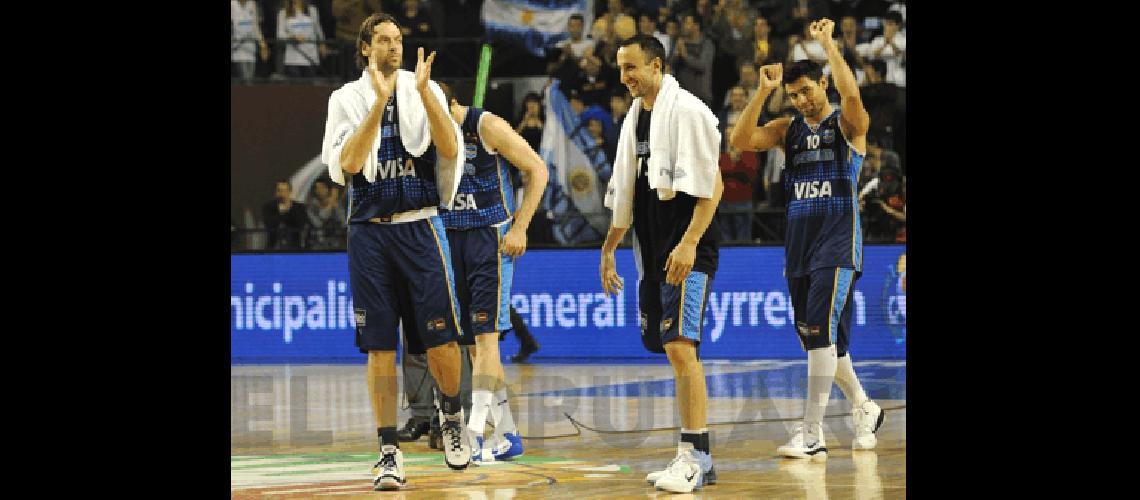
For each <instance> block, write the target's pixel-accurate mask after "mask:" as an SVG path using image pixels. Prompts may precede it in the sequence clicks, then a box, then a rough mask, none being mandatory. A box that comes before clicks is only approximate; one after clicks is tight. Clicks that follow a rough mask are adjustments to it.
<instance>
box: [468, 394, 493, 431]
mask: <svg viewBox="0 0 1140 500" xmlns="http://www.w3.org/2000/svg"><path fill="white" fill-rule="evenodd" d="M489 411H491V391H488V390H486V389H476V390H473V391H471V419H470V420H468V421H467V430H469V431H471V434H472V435H473V436H478V437H483V429H484V428H485V427H486V425H487V413H488V412H489Z"/></svg>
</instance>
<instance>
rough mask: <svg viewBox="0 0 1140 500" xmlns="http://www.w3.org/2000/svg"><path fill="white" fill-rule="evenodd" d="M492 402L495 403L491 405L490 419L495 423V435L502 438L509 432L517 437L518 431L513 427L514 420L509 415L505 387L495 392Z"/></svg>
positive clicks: (508, 403)
mask: <svg viewBox="0 0 1140 500" xmlns="http://www.w3.org/2000/svg"><path fill="white" fill-rule="evenodd" d="M494 401H495V403H494V404H492V405H491V417H492V418H493V419H494V422H495V435H497V436H502V435H503V434H506V433H508V432H509V433H511V434H514V435H516V436H517V435H518V434H519V430H518V428H516V427H515V419H514V417H513V416H512V415H511V405H510V402H509V401H507V387H506V386H505V385H504V386H503V387H501V388H499V390H497V391H495V400H494Z"/></svg>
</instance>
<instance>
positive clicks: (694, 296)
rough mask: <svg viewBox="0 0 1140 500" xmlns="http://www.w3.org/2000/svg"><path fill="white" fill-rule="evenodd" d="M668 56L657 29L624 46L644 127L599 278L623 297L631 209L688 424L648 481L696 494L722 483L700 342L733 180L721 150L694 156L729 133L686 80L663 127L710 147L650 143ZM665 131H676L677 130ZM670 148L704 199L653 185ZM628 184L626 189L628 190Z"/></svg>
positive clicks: (643, 291)
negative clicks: (682, 130) (722, 166)
mask: <svg viewBox="0 0 1140 500" xmlns="http://www.w3.org/2000/svg"><path fill="white" fill-rule="evenodd" d="M664 58H665V49H664V47H662V45H661V42H659V41H657V39H656V38H654V37H652V36H648V35H637V36H634V37H632V38H630V39H628V40H626V41H625V42H622V43H621V44H620V47H619V48H618V52H617V62H618V66H619V68H620V70H621V82H622V83H623V84H625V86H626V88H628V89H629V92H630V95H632V96H633V97H635V99H634V101H633V107H631V108H630V114H629V115H627V116H626V121H629V120H630V119H635V120H636V127H635V130H630V128H629V127H623V128H622V131H621V136H620V137H619V139H618V149H619V152H618V154H617V156H616V161H615V164H614V175H613V177H612V178H611V180H610V184H609V187H608V189H607V194H606V200H605V205H606V206H607V207H610V208H611V209H613V210H614V213H613V219H612V221H611V226H610V229H609V232H608V233H607V234H606V241H605V243H604V244H603V245H602V257H601V264H600V266H599V274H600V275H601V280H602V288H603V289H604V290H605V292H606V293H607V294H609V293H617V292H618V291H619V290H621V288H622V287H623V283H622V279H621V277H620V276H618V274H617V269H616V264H615V261H614V249H615V248H617V245H618V243H619V242H620V241H621V239H622V237H623V236H625V233H626V232H627V231H628V230H629V228H630V223H631V222H630V216H631V215H632V227H633V233H634V239H633V240H634V243H633V248H634V250H633V252H634V258H635V259H637V261H638V274H639V277H640V282H639V296H640V297H641V300H640V302H639V303H640V307H641V311H640V312H641V327H642V329H643V330H644V329H645V328H646V325H647V324H649V323H654V324H657V323H658V322H660V339H661V345H662V346H663V347H664V350H665V353H666V355H667V356H668V358H669V363H670V364H671V365H672V366H673V374H674V377H675V379H676V381H677V396H676V400H677V406H678V408H679V410H680V414H681V427H682V429H681V440H680V443H679V444H678V447H677V455H676V456H675V458H674V459H673V461H672V462H670V463H669V465H668V466H667V467H666V468H665V470H663V471H658V472H653V473H650V474H649V475H648V476H646V480H647V481H649V482H650V483H651V484H654V485H655V486H656V487H658V488H660V489H664V490H668V491H672V492H677V493H688V492H691V491H692V490H693V489H694V488H700V487H702V486H703V485H704V484H715V482H716V472H715V470H714V469H713V466H712V465H713V463H712V455H711V454H710V453H709V433H708V428H707V427H706V419H707V416H708V415H707V409H706V408H707V399H708V392H707V388H706V387H705V376H704V368H703V367H702V365H701V361H700V358H699V356H698V353H697V347H698V345H699V344H700V341H701V325H702V323H703V321H702V320H703V316H704V310H705V303H706V301H707V299H708V293H709V288H710V286H711V283H712V279H713V275H714V274H715V273H716V269H717V263H718V259H719V250H718V245H717V237H716V235H718V234H719V233H720V231H719V230H718V229H716V228H712V229H709V225H710V223H712V222H713V215H714V214H715V213H716V207H717V204H718V203H719V202H720V198H721V194H722V193H723V191H724V184H723V182H722V181H721V178H720V170H719V168H718V166H717V159H716V156H715V155H707V156H709V161H708V162H705V163H707V164H703V163H702V162H693V161H692V160H693V158H696V157H700V156H701V155H700V150H704V151H707V152H715V151H717V150H718V149H719V145H720V132H719V131H718V130H717V128H716V123H717V120H716V117H715V116H713V114H712V111H710V110H709V108H708V106H706V105H705V104H704V103H702V102H700V101H699V100H698V99H697V98H696V97H691V96H692V94H690V93H689V92H688V91H687V90H685V89H682V88H680V87H679V86H677V87H676V89H675V90H673V91H674V92H676V95H677V96H678V98H677V100H676V105H675V106H676V108H675V111H674V115H673V118H674V120H671V121H666V122H661V126H662V127H666V128H670V127H677V126H678V124H679V123H685V124H686V126H690V127H694V128H693V129H690V130H697V131H700V132H704V133H703V134H697V135H698V136H699V137H702V138H705V137H707V141H708V142H709V144H694V143H693V142H692V141H684V140H681V141H678V144H676V145H668V144H652V143H651V142H650V137H651V135H652V134H651V133H650V132H651V117H652V114H653V113H656V112H657V110H656V108H655V105H657V107H663V105H662V103H660V102H658V98H659V97H660V93H661V90H662V88H663V87H665V86H666V85H668V86H670V87H672V86H674V85H677V83H676V79H674V78H673V77H672V76H671V75H663V74H662V69H661V68H662V66H663V65H664ZM689 98H691V99H689ZM710 127H711V130H708V129H709V128H710ZM630 132H635V134H634V135H635V136H636V137H633V138H628V137H627V136H628V135H630ZM664 132H670V131H668V130H666V131H664ZM662 135H663V136H666V137H668V136H677V135H678V133H673V134H668V133H662ZM629 139H633V140H634V141H636V149H635V151H636V153H635V155H633V154H632V152H631V153H630V154H623V153H624V152H623V151H622V145H623V144H627V143H626V142H624V141H627V140H629ZM697 140H705V139H697ZM671 147H676V148H677V150H676V157H677V158H678V159H679V160H678V161H677V162H676V165H668V166H666V165H665V164H660V163H657V162H655V163H654V164H655V165H661V166H663V167H665V168H671V167H675V169H676V172H675V173H676V175H677V176H678V177H679V176H681V175H682V173H681V171H682V169H686V170H687V172H685V173H684V175H688V176H695V177H700V178H703V179H708V180H709V181H708V183H707V185H706V186H704V189H703V190H701V189H693V190H692V191H703V192H699V193H698V194H699V196H698V195H695V194H694V193H689V192H684V191H681V190H678V191H676V193H675V196H674V197H673V198H671V199H669V200H667V201H666V200H662V199H661V198H660V197H659V191H658V189H655V188H652V187H651V184H650V180H649V178H650V176H652V175H655V174H656V173H657V171H658V169H656V168H654V169H651V168H650V167H649V165H650V161H649V160H650V158H651V155H650V151H654V152H653V155H658V154H659V153H664V154H665V156H666V159H665V160H664V161H666V162H667V161H668V160H667V158H668V157H669V156H672V155H671V154H669V153H670V148H671ZM686 160H687V161H686ZM659 161H660V160H659ZM629 169H636V174H634V175H635V176H636V180H634V175H631V176H629V177H625V179H627V180H625V181H622V180H619V179H622V178H623V176H622V173H623V172H628V171H629ZM665 182H667V181H665ZM623 186H624V187H623ZM665 187H668V186H665ZM623 189H624V190H625V192H621V191H622V190H623ZM629 197H632V199H633V200H632V207H631V208H623V206H627V205H624V204H623V203H622V202H621V201H619V199H628V198H629Z"/></svg>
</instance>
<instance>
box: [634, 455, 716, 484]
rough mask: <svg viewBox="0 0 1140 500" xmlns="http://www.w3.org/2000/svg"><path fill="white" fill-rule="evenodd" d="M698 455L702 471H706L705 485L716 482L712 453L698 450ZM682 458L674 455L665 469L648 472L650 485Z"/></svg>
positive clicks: (647, 478) (646, 477)
mask: <svg viewBox="0 0 1140 500" xmlns="http://www.w3.org/2000/svg"><path fill="white" fill-rule="evenodd" d="M696 455H697V461H698V462H700V464H701V472H703V473H704V475H703V477H702V480H703V485H710V484H716V467H714V466H713V464H712V455H708V454H705V453H700V452H696ZM680 459H681V455H680V454H678V455H677V456H675V457H673V461H672V462H669V465H666V466H665V469H663V470H659V471H657V472H650V473H649V474H646V475H645V482H647V483H649V484H650V485H652V484H654V483H656V482H657V480H658V479H661V476H664V475H665V473H666V472H669V468H670V467H672V466H673V462H676V461H677V460H680Z"/></svg>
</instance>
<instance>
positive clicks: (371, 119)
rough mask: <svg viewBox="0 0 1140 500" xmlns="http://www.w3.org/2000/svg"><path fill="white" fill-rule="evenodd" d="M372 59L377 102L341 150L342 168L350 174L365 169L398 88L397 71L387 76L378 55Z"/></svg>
mask: <svg viewBox="0 0 1140 500" xmlns="http://www.w3.org/2000/svg"><path fill="white" fill-rule="evenodd" d="M371 60H372V61H373V62H372V63H370V64H369V65H368V77H369V81H370V82H372V90H373V91H375V92H376V102H374V103H372V109H370V110H368V115H367V116H365V117H364V123H361V124H360V128H357V129H356V131H355V132H353V134H352V136H350V137H349V138H348V140H347V141H346V142H345V144H344V149H341V150H340V167H341V170H344V171H345V172H347V173H349V174H356V173H358V172H360V171H361V170H363V169H364V160H365V159H367V158H368V153H370V152H371V151H372V146H373V145H374V144H376V134H378V133H379V132H380V120H381V118H383V117H384V107H385V105H386V104H387V103H388V98H389V97H391V95H392V92H394V91H395V88H396V75H395V73H393V74H392V75H389V76H387V77H385V76H384V73H382V72H381V71H380V69H379V68H378V67H377V66H376V62H375V61H377V60H378V57H376V56H373V57H372V59H371Z"/></svg>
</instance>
